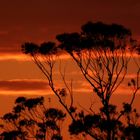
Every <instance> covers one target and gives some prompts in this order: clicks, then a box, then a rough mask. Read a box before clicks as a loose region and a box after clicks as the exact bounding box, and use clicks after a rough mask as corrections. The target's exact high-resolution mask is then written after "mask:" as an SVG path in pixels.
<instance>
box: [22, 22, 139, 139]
mask: <svg viewBox="0 0 140 140" xmlns="http://www.w3.org/2000/svg"><path fill="white" fill-rule="evenodd" d="M56 39H57V43H55V42H46V43H42V44H40V45H37V44H35V43H31V42H26V43H24V44H23V45H22V51H23V52H24V53H25V54H30V55H31V57H32V59H33V61H34V62H35V64H36V65H37V66H38V67H39V69H40V70H41V71H42V73H43V74H44V75H45V76H46V78H47V80H48V83H49V85H50V88H51V89H52V91H53V92H54V94H55V95H56V96H57V97H58V99H59V102H60V104H61V105H62V106H63V107H64V108H65V110H66V111H67V113H68V114H69V116H70V117H71V119H72V123H71V124H70V126H69V131H70V133H71V134H74V135H79V134H82V135H83V136H85V135H87V134H88V135H90V136H91V137H92V138H93V139H96V140H102V139H103V140H104V139H107V140H114V139H116V138H122V139H123V138H126V139H127V138H128V137H132V139H134V138H136V137H137V136H138V135H137V134H138V133H136V132H139V125H138V124H137V123H136V122H137V121H135V123H134V122H133V121H132V118H133V117H134V118H135V119H136V120H137V119H138V118H139V114H138V113H137V111H136V109H133V108H132V104H133V102H134V99H135V95H136V93H137V92H138V90H139V88H140V86H139V72H140V68H139V65H138V70H137V73H136V75H137V76H136V78H135V79H131V80H130V82H129V84H128V86H131V87H132V89H133V91H132V99H131V100H130V102H127V103H124V104H123V108H122V110H121V111H118V110H117V107H116V106H115V105H113V104H111V103H110V98H111V97H112V95H113V94H115V93H116V92H117V91H119V90H118V89H119V87H120V86H121V84H122V83H123V82H124V81H125V77H126V75H127V71H128V68H129V67H128V66H129V62H130V61H131V60H132V59H133V56H134V55H133V54H135V53H136V48H137V50H138V45H137V41H136V40H134V39H133V38H132V33H131V31H130V30H129V29H127V28H125V27H123V26H122V25H118V24H104V23H102V22H96V23H92V22H88V23H86V24H85V25H83V26H82V27H81V31H80V32H74V33H63V34H60V35H57V36H56ZM63 53H67V54H68V55H69V56H70V57H71V58H72V59H73V61H74V63H76V64H77V68H80V71H81V74H82V75H83V76H84V77H85V79H86V81H87V82H88V83H89V84H90V86H91V88H92V89H93V92H92V93H93V95H94V94H96V95H97V96H98V98H99V99H100V102H101V104H102V107H101V108H99V111H98V113H95V111H93V110H92V109H91V108H90V109H89V113H85V112H84V111H83V110H81V111H79V110H78V109H77V106H76V107H75V106H74V103H73V94H74V93H73V90H72V86H71V85H70V86H68V84H67V81H66V80H65V75H64V74H62V73H61V76H62V80H63V82H64V84H65V88H63V87H60V88H58V87H57V86H56V85H55V84H54V71H53V69H54V66H55V62H56V59H57V58H58V57H59V55H61V54H63ZM68 95H69V97H70V102H69V104H68V103H66V102H65V101H64V97H66V96H68ZM132 116H133V117H132ZM124 119H125V120H126V121H122V120H124ZM131 127H134V128H136V129H137V131H132V129H131ZM126 132H127V133H126ZM129 134H130V135H131V136H130V135H129ZM127 135H128V136H127Z"/></svg>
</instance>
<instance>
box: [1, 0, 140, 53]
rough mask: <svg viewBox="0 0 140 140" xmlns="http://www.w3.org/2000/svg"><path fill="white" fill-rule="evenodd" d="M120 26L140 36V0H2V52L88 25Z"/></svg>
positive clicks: (14, 49) (15, 49)
mask: <svg viewBox="0 0 140 140" xmlns="http://www.w3.org/2000/svg"><path fill="white" fill-rule="evenodd" d="M89 20H92V21H103V22H108V23H112V22H115V23H120V24H123V25H125V26H126V27H128V28H130V29H131V30H132V31H133V32H134V34H135V35H137V36H139V34H140V1H139V0H12V1H11V0H10V1H9V0H3V1H2V0H1V2H0V52H11V53H12V52H13V51H17V50H19V48H20V47H19V45H20V44H21V43H22V42H24V41H27V40H31V41H36V42H41V41H43V40H48V39H54V37H55V35H56V34H57V33H61V32H64V31H65V32H67V31H75V30H78V29H79V28H80V26H81V25H82V24H84V23H85V22H87V21H89Z"/></svg>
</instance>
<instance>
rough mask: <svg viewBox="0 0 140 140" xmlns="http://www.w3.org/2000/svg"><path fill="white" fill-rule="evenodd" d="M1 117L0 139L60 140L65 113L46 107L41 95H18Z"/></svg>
mask: <svg viewBox="0 0 140 140" xmlns="http://www.w3.org/2000/svg"><path fill="white" fill-rule="evenodd" d="M1 119H2V125H1V134H0V137H1V140H28V139H33V140H61V139H62V135H61V128H62V123H63V120H64V119H65V113H63V112H62V111H61V110H59V109H56V108H46V107H45V105H44V98H43V97H38V98H26V97H18V98H17V99H16V101H15V106H14V107H13V110H12V111H11V112H10V113H6V114H5V115H3V117H2V118H1Z"/></svg>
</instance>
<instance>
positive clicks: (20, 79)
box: [0, 0, 140, 114]
mask: <svg viewBox="0 0 140 140" xmlns="http://www.w3.org/2000/svg"><path fill="white" fill-rule="evenodd" d="M87 21H93V22H96V21H102V22H105V23H118V24H122V25H124V26H125V27H127V28H130V29H131V31H132V33H133V35H134V36H135V38H137V39H138V40H139V39H140V1H139V0H0V114H2V113H4V112H6V111H8V110H9V108H10V107H11V106H12V104H13V102H14V100H13V99H15V97H17V96H19V95H25V94H27V95H45V94H48V93H50V91H49V86H48V85H47V82H46V80H45V77H44V76H43V74H42V73H41V72H40V71H39V69H38V68H37V67H36V66H35V64H34V63H33V62H32V61H31V59H30V57H29V56H25V55H23V54H22V52H21V44H23V43H24V42H25V41H32V42H36V43H41V42H44V41H48V40H55V36H56V34H59V33H63V32H72V31H79V30H80V26H81V25H82V24H84V23H86V22H87ZM64 63H65V64H66V66H67V65H69V64H71V63H72V62H71V60H69V58H65V59H64ZM67 69H68V72H71V73H70V75H69V77H70V76H71V77H75V75H77V72H78V70H77V69H76V67H75V66H73V65H72V66H70V65H69V66H68V67H67ZM55 74H56V75H57V72H56V73H55ZM131 76H132V75H129V77H131ZM81 78H82V77H80V76H78V77H75V79H74V80H75V81H77V83H76V84H78V85H80V86H79V87H80V88H78V87H75V89H76V91H77V92H81V91H84V92H88V89H89V88H88V85H86V84H83V83H82V82H81ZM56 80H59V79H56ZM122 90H123V92H125V91H124V89H123V88H122Z"/></svg>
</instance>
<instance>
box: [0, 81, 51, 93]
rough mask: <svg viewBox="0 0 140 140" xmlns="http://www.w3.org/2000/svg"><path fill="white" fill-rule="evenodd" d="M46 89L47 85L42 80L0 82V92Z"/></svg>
mask: <svg viewBox="0 0 140 140" xmlns="http://www.w3.org/2000/svg"><path fill="white" fill-rule="evenodd" d="M48 88H49V86H48V84H47V83H46V82H45V81H43V80H42V81H41V80H13V81H12V80H9V81H8V80H7V81H6V80H5V81H0V90H9V91H30V90H46V89H48Z"/></svg>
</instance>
